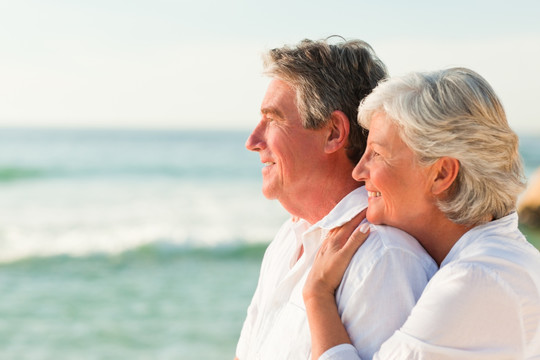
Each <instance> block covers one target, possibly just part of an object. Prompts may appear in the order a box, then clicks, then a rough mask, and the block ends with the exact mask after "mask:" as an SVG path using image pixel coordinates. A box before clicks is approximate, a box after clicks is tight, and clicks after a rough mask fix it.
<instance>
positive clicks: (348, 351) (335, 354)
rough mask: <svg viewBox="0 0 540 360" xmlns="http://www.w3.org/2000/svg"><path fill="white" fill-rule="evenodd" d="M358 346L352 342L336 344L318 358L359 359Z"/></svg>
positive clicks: (328, 359) (331, 359) (321, 359)
mask: <svg viewBox="0 0 540 360" xmlns="http://www.w3.org/2000/svg"><path fill="white" fill-rule="evenodd" d="M359 359H360V357H359V356H358V352H357V351H356V348H355V347H354V346H352V345H351V344H341V345H337V346H334V347H333V348H331V349H328V350H327V351H325V352H324V354H322V355H321V356H320V357H319V359H318V360H359Z"/></svg>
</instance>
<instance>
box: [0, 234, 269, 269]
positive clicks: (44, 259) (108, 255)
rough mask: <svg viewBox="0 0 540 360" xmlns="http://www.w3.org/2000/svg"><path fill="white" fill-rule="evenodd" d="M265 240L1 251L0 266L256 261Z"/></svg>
mask: <svg viewBox="0 0 540 360" xmlns="http://www.w3.org/2000/svg"><path fill="white" fill-rule="evenodd" d="M267 246H268V242H248V241H245V240H238V241H233V242H230V243H222V244H219V245H214V246H209V245H196V244H185V243H184V244H180V243H174V242H168V241H158V242H153V243H148V244H143V245H140V246H136V247H133V248H125V249H123V250H119V251H115V252H111V251H105V250H101V251H99V250H93V251H86V252H73V251H60V252H49V253H46V252H41V251H38V252H33V253H32V252H26V254H22V253H18V254H17V253H15V252H13V253H11V254H9V252H8V253H4V254H2V256H1V257H0V267H2V266H12V265H17V264H19V265H21V264H22V265H32V264H34V265H36V264H38V265H39V264H43V263H57V262H64V263H65V262H84V261H95V260H103V261H114V262H142V261H144V262H156V263H167V262H171V261H179V260H181V259H184V258H185V259H188V258H189V259H190V260H200V261H217V260H219V261H225V260H235V259H243V260H249V259H253V260H257V261H258V260H260V259H261V258H262V255H263V254H264V251H265V249H266V247H267Z"/></svg>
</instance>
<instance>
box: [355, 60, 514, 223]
mask: <svg viewBox="0 0 540 360" xmlns="http://www.w3.org/2000/svg"><path fill="white" fill-rule="evenodd" d="M376 112H382V113H385V114H386V116H387V117H388V118H389V119H390V120H391V121H392V122H393V123H394V124H395V125H397V126H398V128H399V129H400V136H401V139H402V140H403V141H404V142H405V144H407V146H409V147H410V148H411V150H412V151H413V152H414V153H415V154H416V157H417V161H418V163H419V164H421V165H423V166H427V165H431V164H433V163H435V162H436V161H437V160H438V159H439V158H441V157H445V156H448V157H452V158H455V159H457V160H458V161H459V164H460V168H459V173H458V176H457V178H456V180H455V181H454V183H453V184H452V186H451V188H450V189H449V191H448V193H447V195H448V196H445V197H444V198H442V199H439V202H438V206H439V208H440V209H441V211H442V212H443V213H444V214H446V216H447V217H448V219H450V220H452V221H453V222H455V223H458V224H464V225H479V224H482V223H485V222H488V221H490V220H491V219H499V218H501V217H503V216H505V215H507V214H509V213H510V212H511V211H513V210H514V209H515V206H516V201H517V197H518V195H519V194H520V193H521V191H522V190H523V188H524V181H523V180H524V176H523V166H522V163H521V157H520V155H519V152H518V137H517V135H516V134H515V133H514V132H513V131H512V129H510V127H509V126H508V122H507V120H506V115H505V113H504V109H503V107H502V105H501V103H500V101H499V99H498V97H497V95H496V94H495V92H494V91H493V89H492V88H491V86H490V85H489V84H488V83H487V81H486V80H485V79H484V78H482V77H481V76H480V75H478V74H477V73H476V72H474V71H472V70H469V69H465V68H451V69H446V70H441V71H435V72H429V73H411V74H408V75H406V76H403V77H396V78H392V79H390V80H387V81H383V82H382V83H380V84H379V86H378V87H377V88H375V90H374V91H373V92H372V93H371V94H370V95H369V96H368V97H367V98H366V99H365V100H364V101H363V102H362V103H361V105H360V108H359V114H358V121H359V123H360V125H361V126H362V127H364V128H366V129H369V124H370V120H371V117H372V116H373V115H374V113H376Z"/></svg>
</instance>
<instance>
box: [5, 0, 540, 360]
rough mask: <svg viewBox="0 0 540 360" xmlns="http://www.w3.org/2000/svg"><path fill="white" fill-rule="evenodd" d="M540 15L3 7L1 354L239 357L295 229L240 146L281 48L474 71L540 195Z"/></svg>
mask: <svg viewBox="0 0 540 360" xmlns="http://www.w3.org/2000/svg"><path fill="white" fill-rule="evenodd" d="M539 16H540V5H539V4H538V3H537V2H534V1H532V0H531V1H519V0H518V1H514V2H512V4H509V3H507V2H504V1H493V0H491V1H463V0H457V1H454V2H452V3H444V4H436V3H434V2H430V1H417V2H414V3H410V2H409V3H402V2H398V1H388V2H385V3H384V4H376V3H375V2H367V1H339V0H338V1H334V2H332V3H331V4H330V3H329V2H323V1H318V0H315V1H309V2H308V1H298V2H294V3H293V2H290V1H288V2H285V1H274V2H271V3H262V2H253V1H241V0H233V1H228V2H219V1H208V0H202V1H198V2H188V1H173V0H154V1H148V0H135V1H129V2H128V1H120V0H108V1H103V0H97V1H92V2H89V1H81V0H75V1H66V0H50V1H47V2H41V1H37V0H21V1H17V2H12V1H8V0H0V24H1V25H0V28H1V29H2V31H0V292H1V293H2V301H0V358H1V359H52V358H54V359H73V358H77V359H126V358H129V359H184V358H197V359H223V358H229V359H232V358H234V350H235V346H236V341H237V338H238V335H239V332H240V329H241V326H242V322H243V320H244V316H245V311H246V308H247V305H248V304H249V301H250V299H251V295H252V293H253V291H254V289H255V286H256V282H257V277H258V271H259V266H260V261H261V259H262V255H263V252H264V249H265V247H266V245H267V244H268V242H269V241H270V240H271V239H272V237H273V235H274V234H275V233H276V232H277V230H278V228H279V226H280V225H281V223H282V222H283V221H284V220H285V219H286V217H287V214H286V213H285V212H284V210H282V209H281V207H280V206H279V204H278V203H276V202H273V201H268V200H266V199H265V198H264V197H263V196H262V194H261V192H260V188H261V176H260V169H261V165H260V163H259V158H258V156H257V155H256V154H252V153H250V152H248V151H247V150H246V149H245V148H244V142H245V140H246V139H247V136H248V135H249V132H250V130H251V128H252V127H254V125H255V124H256V122H257V121H258V117H259V106H260V102H261V100H262V97H263V95H264V91H265V88H266V85H267V82H268V80H267V79H266V78H264V77H263V76H262V74H261V71H262V66H261V54H262V53H263V52H264V51H266V50H268V49H270V48H273V47H277V46H282V45H284V44H295V43H297V42H298V41H300V40H302V39H303V38H310V39H320V38H325V37H327V36H329V35H334V34H338V35H341V36H343V37H345V38H347V39H352V38H359V39H363V40H366V41H367V42H369V43H370V44H371V45H372V46H373V48H374V49H375V51H376V52H377V53H378V55H379V56H380V57H381V59H382V60H383V61H384V62H385V63H386V64H387V66H388V68H389V70H390V73H391V74H392V75H400V74H403V73H406V72H409V71H417V70H435V69H439V68H443V67H450V66H466V67H470V68H472V69H473V70H476V71H478V72H479V73H480V74H481V75H483V76H484V77H485V78H486V79H487V80H488V81H489V82H490V83H491V84H492V85H493V87H494V88H495V91H496V92H497V93H498V94H499V96H500V98H501V99H502V102H503V104H504V105H505V108H506V110H507V115H508V119H509V122H510V125H511V126H512V128H513V129H514V130H516V132H517V133H518V134H519V136H520V140H521V142H520V143H521V147H520V150H521V153H522V155H523V158H524V161H525V165H526V175H527V177H528V178H529V179H532V181H531V182H534V173H535V171H536V169H537V168H538V167H540V107H538V106H536V105H535V104H536V103H537V98H538V95H539V94H540V69H539V68H538V64H540V24H539V23H538V17H539ZM532 204H533V206H536V205H534V204H535V203H534V201H533V202H532ZM539 205H540V200H539ZM522 229H523V231H524V232H525V234H526V235H527V237H528V239H529V240H530V241H531V242H532V243H533V244H535V245H536V246H539V245H540V230H538V229H536V228H535V227H534V223H531V224H529V225H528V226H526V225H522Z"/></svg>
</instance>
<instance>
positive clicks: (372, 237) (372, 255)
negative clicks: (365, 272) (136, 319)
mask: <svg viewBox="0 0 540 360" xmlns="http://www.w3.org/2000/svg"><path fill="white" fill-rule="evenodd" d="M380 262H387V263H390V264H394V266H397V267H399V266H401V265H400V264H401V263H403V262H407V263H409V264H410V263H411V262H412V263H415V265H416V266H419V267H422V268H424V271H426V272H427V273H434V272H435V271H436V270H437V268H438V267H437V264H436V263H435V261H434V260H433V259H432V258H431V256H429V254H428V253H427V252H426V250H425V249H424V248H423V247H422V245H420V243H419V242H418V241H417V240H416V239H415V238H414V237H412V236H411V235H409V234H407V233H406V232H404V231H402V230H400V229H397V228H394V227H391V226H385V225H370V234H369V237H368V239H367V240H366V242H365V243H364V244H363V245H362V246H361V247H360V248H359V249H358V251H357V252H356V254H355V255H354V256H353V260H352V261H351V266H354V264H362V265H361V266H366V265H368V264H370V266H375V264H377V263H380ZM356 266H358V265H356ZM368 266H369V265H368Z"/></svg>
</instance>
